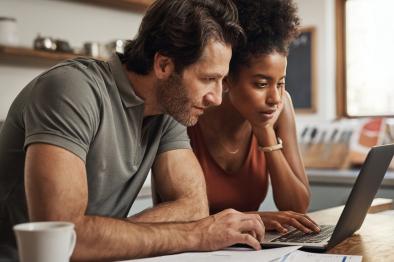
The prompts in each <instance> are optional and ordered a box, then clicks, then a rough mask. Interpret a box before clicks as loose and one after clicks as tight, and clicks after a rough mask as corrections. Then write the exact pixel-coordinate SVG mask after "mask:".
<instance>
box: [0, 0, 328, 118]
mask: <svg viewBox="0 0 394 262" xmlns="http://www.w3.org/2000/svg"><path fill="white" fill-rule="evenodd" d="M295 1H296V2H297V3H298V7H299V14H300V17H301V19H302V25H303V26H314V27H315V28H316V34H317V37H316V39H317V52H316V54H317V61H316V62H317V63H316V65H317V68H316V73H317V76H316V84H317V95H318V96H317V109H318V111H317V113H316V114H309V115H306V114H304V115H301V114H298V115H297V121H298V122H300V123H302V122H311V121H313V122H316V121H324V120H331V119H333V118H334V117H335V17H334V16H335V14H334V11H335V8H334V7H335V0H295ZM0 16H12V17H15V18H17V20H18V21H17V23H18V30H19V36H20V43H21V45H23V46H32V42H33V39H34V38H35V37H36V35H37V33H41V34H42V35H45V36H52V37H57V38H64V39H66V40H68V41H69V42H70V43H71V45H72V46H74V47H80V46H82V44H83V42H86V41H99V42H104V43H106V42H109V41H112V40H114V39H118V38H120V39H130V38H132V37H133V36H134V35H135V33H136V31H137V29H138V26H139V24H140V21H141V18H142V14H140V13H134V12H128V11H120V10H115V9H110V8H105V7H99V6H93V5H85V4H80V3H76V2H74V1H72V2H67V1H61V0H0ZM44 69H45V68H43V67H41V68H35V67H27V66H26V67H23V66H19V65H18V66H16V65H14V64H13V65H11V64H6V63H3V62H1V61H0V119H4V118H5V117H6V114H7V111H8V108H9V106H10V104H11V102H12V100H13V99H14V98H15V96H16V95H17V94H18V93H19V91H20V90H21V89H22V88H23V87H24V86H25V85H26V84H27V83H28V82H29V81H30V80H31V79H33V78H34V77H35V76H36V75H38V74H39V73H40V72H42V71H43V70H44Z"/></svg>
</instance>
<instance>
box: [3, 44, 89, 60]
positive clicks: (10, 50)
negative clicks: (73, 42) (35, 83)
mask: <svg viewBox="0 0 394 262" xmlns="http://www.w3.org/2000/svg"><path fill="white" fill-rule="evenodd" d="M78 56H83V55H81V54H71V53H61V52H52V51H42V50H35V49H31V48H27V47H11V46H1V45H0V57H20V58H35V59H41V60H50V61H62V60H67V59H72V58H75V57H78Z"/></svg>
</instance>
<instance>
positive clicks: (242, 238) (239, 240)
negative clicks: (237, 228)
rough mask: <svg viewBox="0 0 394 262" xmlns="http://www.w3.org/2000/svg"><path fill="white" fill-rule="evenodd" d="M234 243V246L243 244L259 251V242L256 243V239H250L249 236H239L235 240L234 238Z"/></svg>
mask: <svg viewBox="0 0 394 262" xmlns="http://www.w3.org/2000/svg"><path fill="white" fill-rule="evenodd" d="M235 241H236V243H234V244H238V243H239V244H245V245H248V246H250V247H252V248H253V249H255V250H260V249H261V245H260V242H259V241H257V239H256V238H254V237H252V236H251V235H249V234H239V235H238V236H237V237H236V238H235Z"/></svg>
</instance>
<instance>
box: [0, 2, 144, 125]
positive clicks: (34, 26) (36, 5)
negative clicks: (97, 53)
mask: <svg viewBox="0 0 394 262" xmlns="http://www.w3.org/2000/svg"><path fill="white" fill-rule="evenodd" d="M0 16H10V17H15V18H16V19H17V26H18V33H19V39H20V45H22V46H26V47H32V45H33V44H32V43H33V40H34V38H35V37H36V36H37V33H41V35H43V36H51V37H54V38H61V39H65V40H67V41H69V42H70V44H71V45H72V46H73V47H81V46H82V45H83V43H84V42H88V41H98V42H102V43H108V42H110V41H113V40H115V39H131V38H133V37H134V35H135V34H136V32H137V30H138V26H139V24H140V22H141V18H142V14H141V13H135V12H128V11H122V10H116V9H111V8H105V7H99V6H94V5H86V4H81V3H77V2H68V1H60V0H0ZM19 65H20V64H17V65H16V64H15V63H12V64H11V63H4V62H3V61H1V60H0V120H1V119H5V117H6V114H7V111H8V109H9V107H10V105H11V103H12V101H13V100H14V98H15V97H16V95H17V94H18V93H19V92H20V90H21V89H22V88H23V87H24V86H25V85H26V84H27V83H28V82H29V81H30V80H32V79H33V78H34V77H35V76H36V75H38V74H39V73H41V72H42V71H44V69H45V68H46V67H31V66H19Z"/></svg>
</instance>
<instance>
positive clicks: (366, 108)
mask: <svg viewBox="0 0 394 262" xmlns="http://www.w3.org/2000/svg"><path fill="white" fill-rule="evenodd" d="M392 10H394V1H393V0H337V88H338V89H337V93H338V95H337V98H338V99H337V101H338V103H340V105H338V108H337V109H338V110H337V112H338V115H339V116H349V117H359V116H393V115H394V86H393V85H394V72H393V71H394V70H393V69H392V68H394V49H393V48H394V16H393V13H392ZM338 96H339V97H338Z"/></svg>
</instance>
